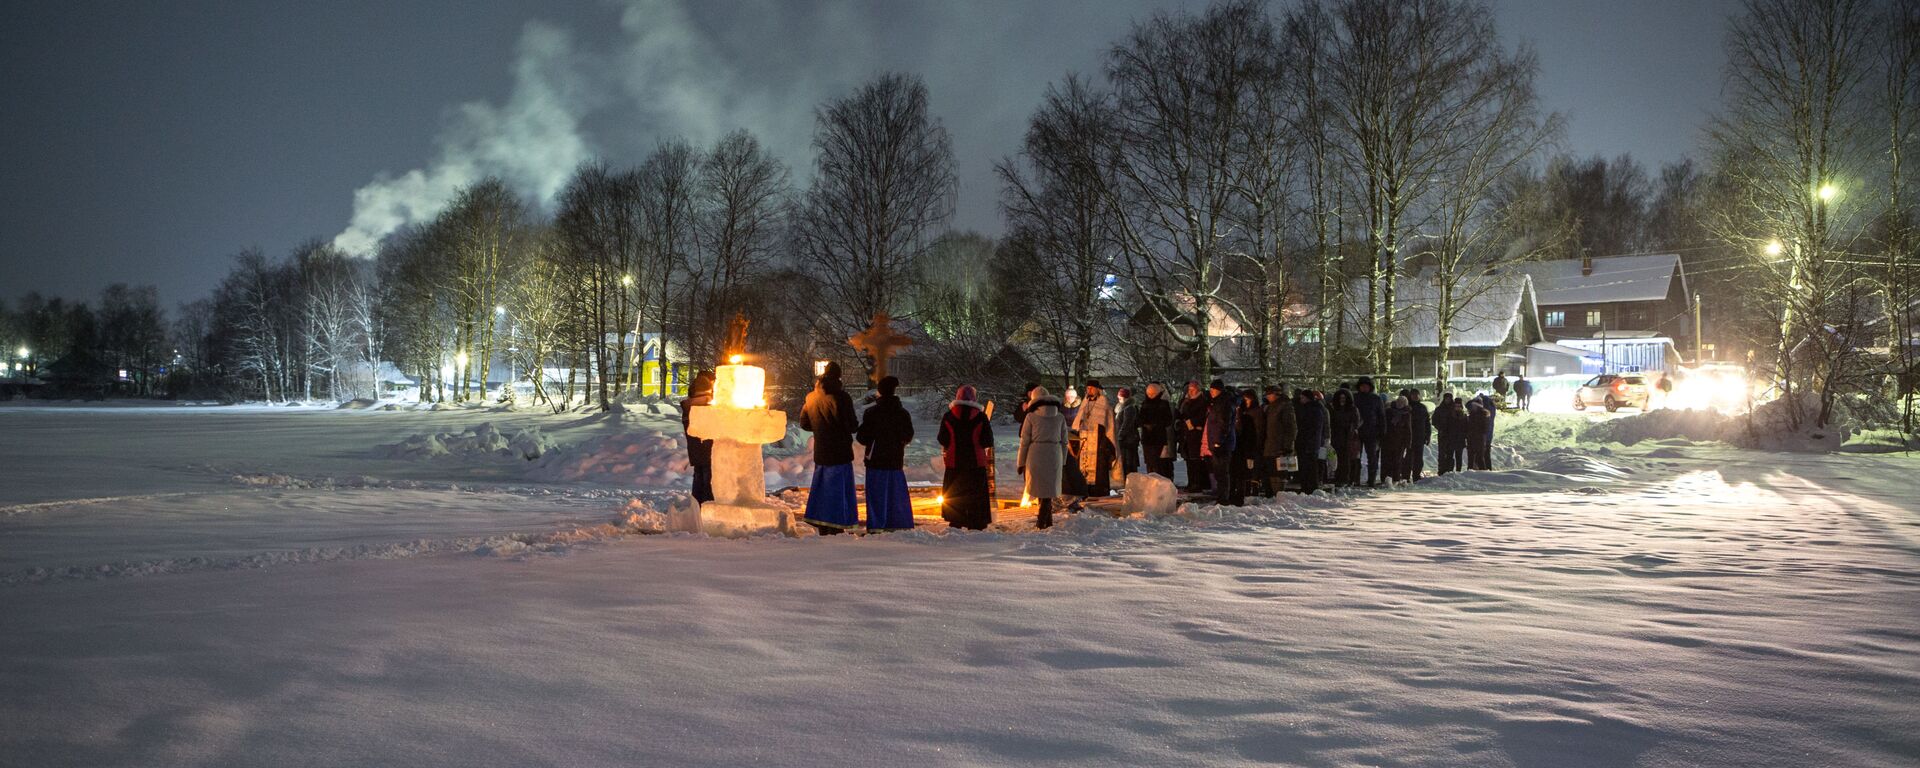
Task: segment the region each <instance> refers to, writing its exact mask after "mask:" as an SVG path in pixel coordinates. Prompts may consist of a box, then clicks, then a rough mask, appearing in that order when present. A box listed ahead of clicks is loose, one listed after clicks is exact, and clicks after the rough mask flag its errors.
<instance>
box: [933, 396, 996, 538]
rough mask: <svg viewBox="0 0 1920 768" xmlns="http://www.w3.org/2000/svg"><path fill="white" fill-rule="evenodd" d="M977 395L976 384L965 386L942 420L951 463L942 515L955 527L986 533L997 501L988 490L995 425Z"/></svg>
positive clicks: (943, 487)
mask: <svg viewBox="0 0 1920 768" xmlns="http://www.w3.org/2000/svg"><path fill="white" fill-rule="evenodd" d="M975 396H976V393H975V391H974V388H973V386H972V385H967V386H962V387H961V388H960V391H958V392H956V393H954V397H953V403H952V404H951V405H948V406H947V413H946V415H945V416H942V417H941V418H940V448H941V451H942V453H944V454H945V457H946V464H947V472H946V477H945V478H943V480H942V482H941V498H942V501H941V505H940V516H941V517H943V518H946V520H947V524H949V525H952V526H953V527H955V528H971V529H973V530H984V529H985V528H986V527H987V526H988V525H990V524H992V523H993V498H992V496H991V495H990V494H991V491H990V490H989V489H988V487H987V467H988V466H989V465H990V462H991V461H992V457H991V456H990V454H989V452H990V451H992V450H993V424H992V423H990V422H989V421H988V420H987V414H986V413H985V412H984V411H982V410H981V408H980V404H979V403H977V402H974V397H975Z"/></svg>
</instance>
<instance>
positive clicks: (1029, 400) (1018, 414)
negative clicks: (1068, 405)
mask: <svg viewBox="0 0 1920 768" xmlns="http://www.w3.org/2000/svg"><path fill="white" fill-rule="evenodd" d="M1039 388H1040V382H1037V381H1029V382H1027V386H1026V388H1025V389H1022V390H1020V407H1019V408H1016V409H1014V411H1013V427H1014V429H1019V428H1020V425H1021V424H1023V423H1025V422H1026V420H1027V414H1028V413H1031V412H1032V411H1033V408H1034V400H1033V391H1034V390H1036V389H1039ZM1054 399H1055V400H1058V399H1060V398H1057V397H1056V398H1054Z"/></svg>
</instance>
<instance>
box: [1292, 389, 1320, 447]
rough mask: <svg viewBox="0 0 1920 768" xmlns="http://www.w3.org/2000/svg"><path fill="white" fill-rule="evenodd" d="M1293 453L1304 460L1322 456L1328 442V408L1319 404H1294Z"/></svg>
mask: <svg viewBox="0 0 1920 768" xmlns="http://www.w3.org/2000/svg"><path fill="white" fill-rule="evenodd" d="M1293 423H1294V431H1293V451H1294V453H1296V454H1298V455H1300V456H1301V457H1302V458H1310V457H1317V456H1319V455H1320V446H1322V445H1324V444H1326V442H1327V408H1326V406H1323V405H1321V404H1319V403H1314V402H1309V403H1306V404H1301V403H1298V402H1296V403H1294V404H1293Z"/></svg>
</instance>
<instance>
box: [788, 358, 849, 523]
mask: <svg viewBox="0 0 1920 768" xmlns="http://www.w3.org/2000/svg"><path fill="white" fill-rule="evenodd" d="M800 428H801V429H804V430H806V431H808V432H812V433H813V485H812V486H811V488H810V490H809V491H808V492H807V515H806V517H805V518H804V519H805V520H806V521H807V523H808V524H810V525H812V526H813V527H815V528H818V529H820V532H821V533H827V534H832V533H839V532H841V531H844V530H846V529H848V528H852V527H854V526H855V525H858V524H859V523H860V499H859V497H858V496H857V495H856V494H855V493H854V488H853V433H854V431H855V430H858V429H859V428H860V421H859V419H858V417H856V416H855V415H854V413H853V398H852V397H850V396H848V395H847V389H846V387H845V386H844V385H842V384H841V383H840V364H839V363H831V362H830V363H827V368H826V371H825V372H824V373H822V374H820V378H819V379H816V380H815V381H814V383H813V392H811V393H809V394H808V395H807V403H806V405H805V406H803V407H802V408H801V409H800Z"/></svg>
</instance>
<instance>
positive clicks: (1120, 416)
mask: <svg viewBox="0 0 1920 768" xmlns="http://www.w3.org/2000/svg"><path fill="white" fill-rule="evenodd" d="M1113 403H1114V408H1115V409H1116V412H1115V414H1114V422H1115V423H1116V424H1117V425H1118V426H1119V430H1120V433H1119V435H1118V438H1119V439H1118V440H1117V441H1116V444H1117V445H1118V446H1119V448H1120V480H1121V482H1123V483H1124V482H1125V481H1126V479H1127V475H1131V474H1133V473H1135V472H1138V471H1140V403H1139V401H1137V400H1135V399H1134V397H1133V390H1131V389H1128V388H1126V387H1121V388H1120V389H1119V390H1118V391H1116V392H1114V393H1113Z"/></svg>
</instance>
